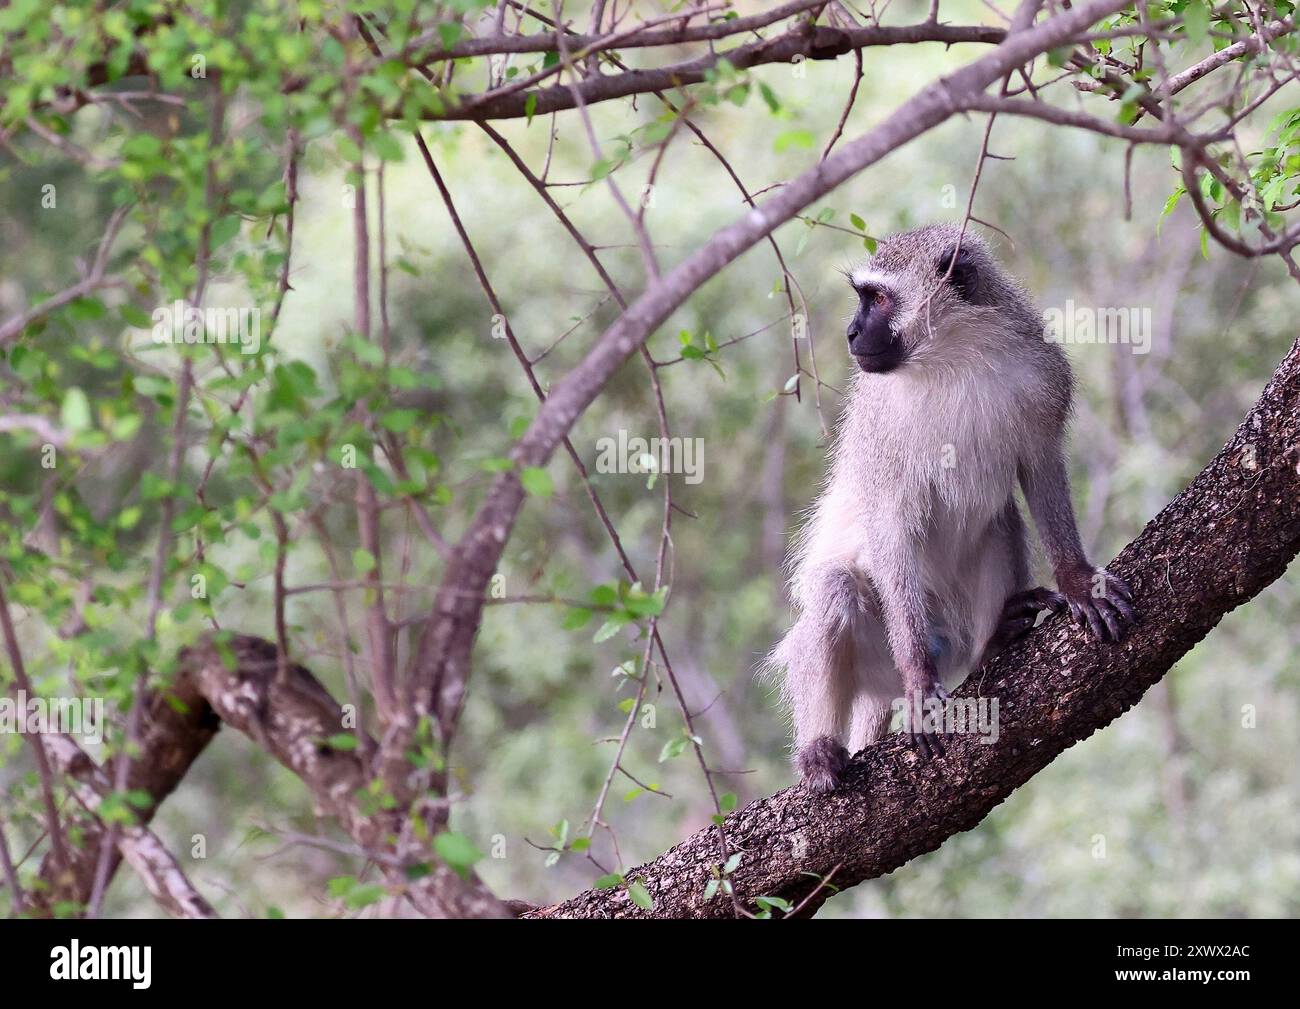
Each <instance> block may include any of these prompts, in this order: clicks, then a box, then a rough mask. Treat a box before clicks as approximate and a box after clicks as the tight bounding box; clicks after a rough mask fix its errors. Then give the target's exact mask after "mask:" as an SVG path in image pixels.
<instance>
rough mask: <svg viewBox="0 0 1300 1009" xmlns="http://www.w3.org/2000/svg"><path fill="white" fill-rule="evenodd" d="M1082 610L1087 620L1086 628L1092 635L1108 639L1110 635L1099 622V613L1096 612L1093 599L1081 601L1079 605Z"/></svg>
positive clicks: (1103, 639)
mask: <svg viewBox="0 0 1300 1009" xmlns="http://www.w3.org/2000/svg"><path fill="white" fill-rule="evenodd" d="M1080 608H1081V609H1082V610H1083V615H1084V617H1086V618H1087V620H1088V629H1089V630H1091V631H1092V633H1093V635H1094V636H1095V637H1097V638H1099V639H1101V640H1102V641H1109V640H1110V635H1109V634H1108V633H1107V629H1106V625H1105V624H1103V623H1102V622H1101V614H1099V613H1098V612H1097V604H1096V602H1095V601H1092V602H1087V603H1083V604H1082V606H1081V607H1080Z"/></svg>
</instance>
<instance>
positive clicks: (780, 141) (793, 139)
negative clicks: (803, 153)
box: [772, 130, 816, 154]
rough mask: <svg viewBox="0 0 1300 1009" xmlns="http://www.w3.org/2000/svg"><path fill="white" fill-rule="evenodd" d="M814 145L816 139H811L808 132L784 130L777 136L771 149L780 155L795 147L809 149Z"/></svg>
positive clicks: (811, 136) (810, 134)
mask: <svg viewBox="0 0 1300 1009" xmlns="http://www.w3.org/2000/svg"><path fill="white" fill-rule="evenodd" d="M814 143H816V138H814V137H813V135H812V133H811V131H809V130H786V131H785V132H784V133H779V134H777V137H776V140H775V141H773V144H772V147H773V149H774V150H775V151H776V153H777V154H780V153H782V152H783V151H788V150H790V149H791V148H795V147H802V148H809V147H812V146H813V144H814Z"/></svg>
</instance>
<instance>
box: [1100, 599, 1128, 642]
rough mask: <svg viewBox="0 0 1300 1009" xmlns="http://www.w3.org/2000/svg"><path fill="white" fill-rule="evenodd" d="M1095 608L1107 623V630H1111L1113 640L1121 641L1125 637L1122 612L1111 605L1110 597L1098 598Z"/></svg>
mask: <svg viewBox="0 0 1300 1009" xmlns="http://www.w3.org/2000/svg"><path fill="white" fill-rule="evenodd" d="M1093 608H1094V609H1096V611H1097V612H1098V613H1099V614H1100V615H1101V619H1102V620H1103V621H1104V622H1105V624H1106V630H1108V631H1110V637H1111V640H1112V641H1119V640H1121V639H1122V638H1123V637H1124V629H1125V628H1124V621H1123V619H1122V614H1120V613H1119V611H1118V610H1116V609H1115V607H1114V606H1112V605H1111V602H1110V600H1109V599H1098V600H1097V601H1096V602H1095V603H1094V604H1093Z"/></svg>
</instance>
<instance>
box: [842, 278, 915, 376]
mask: <svg viewBox="0 0 1300 1009" xmlns="http://www.w3.org/2000/svg"><path fill="white" fill-rule="evenodd" d="M854 289H855V290H856V291H857V294H858V308H857V311H856V312H854V313H853V320H852V321H851V322H850V323H849V329H848V337H849V353H850V354H852V355H853V359H854V360H855V361H857V362H858V367H859V368H861V369H862V370H863V371H867V372H878V373H881V374H883V373H885V372H890V371H893V370H894V369H895V368H897V367H898V366H899V365H900V364H902V363H903V361H904V360H905V359H906V357H907V350H906V348H905V347H904V346H903V341H902V339H901V338H900V337H899V335H898V334H897V333H895V332H894V330H893V328H892V327H891V326H890V323H891V322H893V320H894V315H895V311H896V309H897V307H898V305H897V301H896V299H895V296H894V295H893V294H891V293H890V292H889V290H888V289H887V288H886V287H885V286H884V285H883V283H879V282H877V283H870V282H867V283H863V284H861V285H859V284H857V283H856V282H855V284H854Z"/></svg>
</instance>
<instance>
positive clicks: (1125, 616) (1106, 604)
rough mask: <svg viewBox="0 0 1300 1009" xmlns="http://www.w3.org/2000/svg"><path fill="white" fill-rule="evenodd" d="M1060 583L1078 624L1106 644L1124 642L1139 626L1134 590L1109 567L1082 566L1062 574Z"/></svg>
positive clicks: (1058, 576)
mask: <svg viewBox="0 0 1300 1009" xmlns="http://www.w3.org/2000/svg"><path fill="white" fill-rule="evenodd" d="M1056 581H1057V583H1058V584H1059V585H1060V588H1061V594H1062V595H1063V596H1064V597H1065V604H1066V605H1067V606H1068V607H1069V608H1070V616H1072V617H1073V618H1074V622H1075V623H1076V624H1079V625H1080V626H1086V627H1088V629H1089V630H1091V631H1092V633H1093V635H1094V636H1095V637H1097V638H1100V639H1101V640H1102V641H1120V640H1122V639H1123V637H1124V635H1125V634H1127V633H1128V629H1129V627H1130V626H1132V625H1133V624H1135V623H1137V619H1138V615H1137V612H1136V611H1135V610H1134V609H1133V593H1132V591H1131V590H1130V589H1129V587H1128V585H1126V584H1125V583H1124V580H1123V579H1121V578H1117V577H1116V576H1115V575H1112V574H1111V573H1110V572H1109V571H1107V570H1106V569H1105V568H1094V567H1090V566H1088V565H1081V566H1080V567H1078V568H1076V569H1075V570H1074V571H1071V572H1069V573H1067V574H1064V575H1062V574H1061V573H1059V572H1058V573H1057V576H1056Z"/></svg>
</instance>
